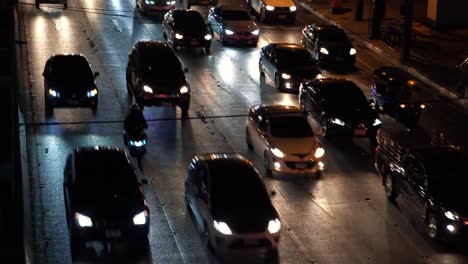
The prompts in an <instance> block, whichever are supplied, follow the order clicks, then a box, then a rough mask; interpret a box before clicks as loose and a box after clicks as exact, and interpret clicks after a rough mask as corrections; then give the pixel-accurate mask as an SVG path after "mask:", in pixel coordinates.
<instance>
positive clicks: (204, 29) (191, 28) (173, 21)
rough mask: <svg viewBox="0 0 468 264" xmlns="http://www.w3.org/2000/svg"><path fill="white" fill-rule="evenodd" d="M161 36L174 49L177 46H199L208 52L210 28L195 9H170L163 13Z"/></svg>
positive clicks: (210, 36)
mask: <svg viewBox="0 0 468 264" xmlns="http://www.w3.org/2000/svg"><path fill="white" fill-rule="evenodd" d="M162 26H163V36H164V39H165V40H166V41H168V43H169V44H170V45H171V46H172V48H174V49H176V48H178V47H187V48H191V47H201V48H203V49H204V50H205V52H209V50H210V46H211V39H212V35H211V30H210V28H209V27H208V26H207V25H206V24H205V20H203V17H202V16H201V15H200V13H199V12H197V11H195V10H171V11H169V12H167V13H166V15H164V18H163V22H162Z"/></svg>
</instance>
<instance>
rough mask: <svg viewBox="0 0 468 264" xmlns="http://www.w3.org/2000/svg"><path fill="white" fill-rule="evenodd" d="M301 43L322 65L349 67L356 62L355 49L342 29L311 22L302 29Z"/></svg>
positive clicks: (340, 67)
mask: <svg viewBox="0 0 468 264" xmlns="http://www.w3.org/2000/svg"><path fill="white" fill-rule="evenodd" d="M301 42H302V45H304V47H305V48H306V49H307V50H308V51H309V52H310V54H312V57H313V58H314V59H315V60H316V61H317V62H318V64H319V65H321V66H323V67H329V68H335V69H349V68H352V67H354V64H355V63H356V49H355V48H353V45H352V44H351V41H350V40H349V39H348V37H347V36H346V33H345V32H344V31H343V29H341V28H339V27H337V26H333V25H317V24H312V25H309V26H306V27H304V29H302V38H301Z"/></svg>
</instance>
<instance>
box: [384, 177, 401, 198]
mask: <svg viewBox="0 0 468 264" xmlns="http://www.w3.org/2000/svg"><path fill="white" fill-rule="evenodd" d="M384 189H385V195H386V196H387V198H388V200H390V201H395V200H396V198H397V197H398V187H397V185H396V182H395V177H394V176H393V175H391V174H386V175H385V176H384Z"/></svg>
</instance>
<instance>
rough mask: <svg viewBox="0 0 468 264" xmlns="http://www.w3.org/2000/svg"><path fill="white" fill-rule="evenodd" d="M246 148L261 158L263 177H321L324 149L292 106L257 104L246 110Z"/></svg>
mask: <svg viewBox="0 0 468 264" xmlns="http://www.w3.org/2000/svg"><path fill="white" fill-rule="evenodd" d="M245 133H246V139H247V146H248V147H249V149H253V150H255V152H256V153H257V154H258V155H259V156H260V157H262V158H263V159H264V164H265V170H266V174H267V176H272V175H273V172H276V173H284V174H315V175H316V176H317V177H318V176H320V175H321V173H322V171H323V169H324V167H325V165H324V163H323V156H324V154H325V150H324V149H323V148H322V146H321V145H320V143H319V142H318V141H317V139H316V138H315V136H314V132H313V131H312V127H311V126H310V124H309V123H308V121H307V116H306V114H305V113H304V112H303V111H301V110H300V109H299V108H297V107H295V106H283V105H258V106H254V107H252V108H250V111H249V118H248V121H247V127H246V131H245Z"/></svg>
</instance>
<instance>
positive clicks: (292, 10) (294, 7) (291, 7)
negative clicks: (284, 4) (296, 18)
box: [289, 6, 297, 12]
mask: <svg viewBox="0 0 468 264" xmlns="http://www.w3.org/2000/svg"><path fill="white" fill-rule="evenodd" d="M296 9H297V8H296V6H290V7H289V11H291V12H294V11H296Z"/></svg>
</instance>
